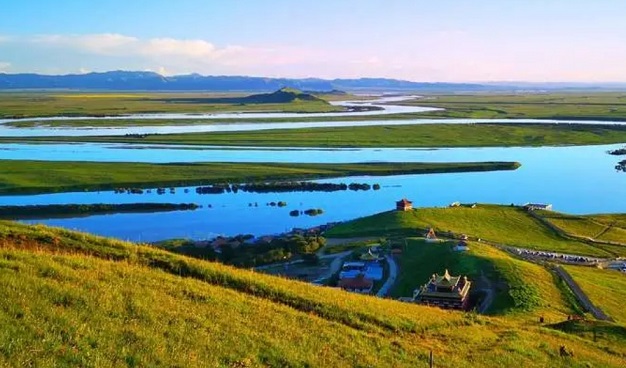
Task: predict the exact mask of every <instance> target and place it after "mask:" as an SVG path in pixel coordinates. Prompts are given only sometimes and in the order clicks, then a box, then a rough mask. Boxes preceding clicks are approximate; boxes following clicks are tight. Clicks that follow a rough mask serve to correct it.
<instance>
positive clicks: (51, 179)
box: [0, 160, 519, 194]
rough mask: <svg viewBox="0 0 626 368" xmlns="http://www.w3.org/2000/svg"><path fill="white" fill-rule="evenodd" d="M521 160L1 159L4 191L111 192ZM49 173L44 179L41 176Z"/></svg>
mask: <svg viewBox="0 0 626 368" xmlns="http://www.w3.org/2000/svg"><path fill="white" fill-rule="evenodd" d="M518 167H519V164H518V163H516V162H491V163H490V162H483V163H362V164H298V163H288V164H281V163H169V164H143V163H118V162H68V161H12V160H0V172H1V173H2V175H1V176H0V193H2V194H11V193H45V192H61V191H71V190H74V191H75V190H107V189H114V188H118V187H143V188H149V187H155V186H185V185H202V184H212V183H228V182H237V183H245V182H254V181H263V180H303V179H318V178H329V177H343V176H360V175H372V176H384V175H399V174H426V173H443V172H466V171H468V172H469V171H492V170H515V169H517V168H518ZM44 172H45V176H44V175H42V173H44Z"/></svg>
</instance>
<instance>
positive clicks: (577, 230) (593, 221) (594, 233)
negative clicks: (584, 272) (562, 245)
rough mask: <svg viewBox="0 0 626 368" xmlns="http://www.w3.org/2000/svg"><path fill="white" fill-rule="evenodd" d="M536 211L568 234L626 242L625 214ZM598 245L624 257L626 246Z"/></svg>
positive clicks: (625, 255)
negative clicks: (580, 214) (575, 214)
mask: <svg viewBox="0 0 626 368" xmlns="http://www.w3.org/2000/svg"><path fill="white" fill-rule="evenodd" d="M538 213H539V214H540V215H541V216H542V217H543V218H545V219H546V220H548V221H550V222H551V223H552V224H554V225H555V226H557V227H558V228H560V229H561V230H563V231H565V232H566V233H568V234H572V235H575V236H581V237H587V238H591V239H595V240H597V241H608V242H614V243H622V244H626V216H624V215H623V214H602V215H587V216H574V215H567V214H562V213H558V212H550V211H540V212H538ZM598 247H600V248H603V249H607V250H610V251H612V252H614V253H616V254H617V255H620V256H624V257H626V246H621V247H620V246H618V245H613V246H606V245H600V244H598Z"/></svg>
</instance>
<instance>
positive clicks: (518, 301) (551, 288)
mask: <svg viewBox="0 0 626 368" xmlns="http://www.w3.org/2000/svg"><path fill="white" fill-rule="evenodd" d="M454 245H455V243H454V242H442V243H428V242H425V241H424V240H420V239H411V238H410V239H407V242H406V246H405V247H403V252H402V255H401V256H399V265H400V270H402V272H401V273H400V276H399V277H398V281H397V283H396V285H395V286H394V289H393V291H392V295H393V296H395V297H401V296H411V295H412V294H413V290H414V289H416V288H417V287H419V286H421V285H423V284H425V283H426V282H427V281H428V279H429V278H430V275H432V274H433V273H436V272H437V273H439V274H441V273H443V272H444V270H445V269H448V270H449V271H450V272H451V273H452V274H454V275H466V276H468V278H469V279H470V280H471V281H473V282H474V286H473V288H474V290H476V289H478V288H479V285H480V284H481V283H482V280H481V276H482V275H484V277H486V278H488V279H489V280H491V282H492V286H493V288H494V290H495V297H494V301H493V303H492V304H491V307H490V308H489V310H488V312H489V313H490V314H494V315H507V316H509V317H515V318H520V319H524V320H527V321H529V320H533V317H537V319H538V317H539V316H543V317H544V318H545V319H546V320H547V321H553V322H556V321H561V320H563V319H565V317H566V316H567V315H569V314H573V313H575V311H576V310H575V308H574V307H573V305H572V304H571V301H570V300H568V299H567V298H566V295H565V296H564V294H563V293H562V290H561V289H559V287H557V284H556V283H555V282H557V281H556V280H555V277H554V276H553V275H552V274H551V273H550V272H549V271H548V270H546V269H545V268H544V267H542V266H539V265H537V264H534V263H529V262H526V261H522V260H520V259H516V258H514V257H512V256H511V255H509V254H508V253H506V252H504V251H502V250H499V249H496V248H494V247H491V246H488V245H485V244H480V243H476V242H470V243H469V248H470V250H469V251H467V252H457V251H454V250H453V249H452V248H453V246H454ZM480 287H484V285H480Z"/></svg>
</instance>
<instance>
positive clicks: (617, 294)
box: [565, 266, 626, 324]
mask: <svg viewBox="0 0 626 368" xmlns="http://www.w3.org/2000/svg"><path fill="white" fill-rule="evenodd" d="M565 269H566V270H567V272H569V274H570V275H571V276H572V278H573V279H574V280H575V281H576V282H577V283H578V285H579V286H580V288H581V289H583V291H584V292H585V294H587V296H588V297H589V299H590V300H591V302H592V303H594V304H595V305H597V306H598V307H600V308H601V309H602V310H603V311H604V312H605V313H606V314H608V315H609V316H611V317H612V318H613V319H615V321H617V322H619V323H622V324H625V323H626V310H624V300H626V276H625V275H624V274H623V273H620V272H618V271H614V270H601V269H597V268H592V267H581V266H565Z"/></svg>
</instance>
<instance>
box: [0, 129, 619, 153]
mask: <svg viewBox="0 0 626 368" xmlns="http://www.w3.org/2000/svg"><path fill="white" fill-rule="evenodd" d="M0 141H2V142H49V141H54V142H119V143H143V144H150V143H155V144H157V143H158V144H188V145H221V146H259V147H502V146H559V145H595V144H612V143H626V126H600V125H580V124H424V125H396V126H367V127H327V128H305V129H275V130H260V131H248V132H211V133H185V134H152V135H147V136H145V137H136V136H102V137H27V138H23V137H16V138H11V137H5V138H0Z"/></svg>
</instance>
